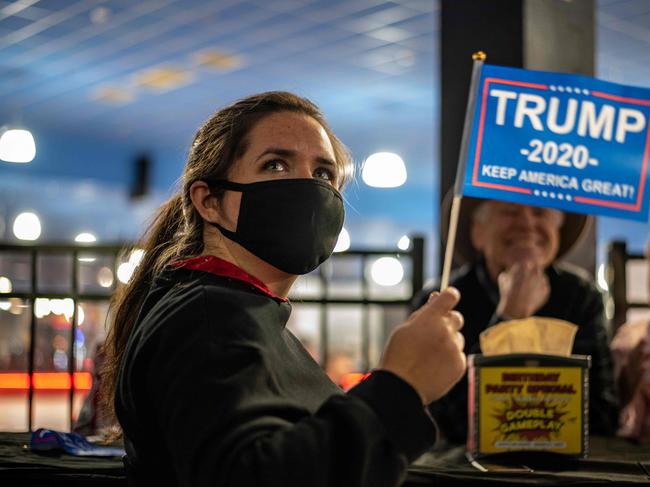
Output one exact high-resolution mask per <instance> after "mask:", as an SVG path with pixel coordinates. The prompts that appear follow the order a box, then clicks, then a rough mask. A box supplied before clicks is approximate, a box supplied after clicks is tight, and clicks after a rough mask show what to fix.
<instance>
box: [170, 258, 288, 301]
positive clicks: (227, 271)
mask: <svg viewBox="0 0 650 487" xmlns="http://www.w3.org/2000/svg"><path fill="white" fill-rule="evenodd" d="M172 266H173V267H182V268H183V269H190V270H193V271H203V272H209V273H210V274H214V275H215V276H222V277H229V278H230V279H236V280H238V281H242V282H245V283H246V284H249V285H250V286H252V287H254V288H255V289H257V290H258V291H260V292H261V293H262V294H264V295H266V296H268V297H269V298H273V299H275V300H278V301H282V302H287V301H289V300H288V299H287V298H282V297H280V296H276V295H275V294H273V293H272V292H271V290H270V289H269V288H268V287H267V286H266V284H264V283H263V282H262V281H260V280H259V279H258V278H256V277H253V276H251V275H250V274H249V273H248V272H245V271H243V270H242V269H240V268H239V267H237V266H236V265H235V264H232V263H230V262H228V261H227V260H223V259H220V258H219V257H215V256H214V255H199V256H198V257H193V258H191V259H186V260H181V261H178V262H174V263H173V264H172Z"/></svg>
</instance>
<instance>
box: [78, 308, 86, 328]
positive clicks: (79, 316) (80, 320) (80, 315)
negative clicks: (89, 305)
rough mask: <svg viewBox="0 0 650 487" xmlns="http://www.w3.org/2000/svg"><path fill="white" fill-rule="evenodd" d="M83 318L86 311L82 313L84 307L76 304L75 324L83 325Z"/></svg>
mask: <svg viewBox="0 0 650 487" xmlns="http://www.w3.org/2000/svg"><path fill="white" fill-rule="evenodd" d="M85 319H86V313H84V309H83V308H82V307H81V305H78V306H77V326H81V325H83V323H84V320H85Z"/></svg>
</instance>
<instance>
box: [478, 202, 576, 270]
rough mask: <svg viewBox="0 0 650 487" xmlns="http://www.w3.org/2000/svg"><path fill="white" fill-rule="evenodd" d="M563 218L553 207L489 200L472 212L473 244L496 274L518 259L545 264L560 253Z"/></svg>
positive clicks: (537, 264)
mask: <svg viewBox="0 0 650 487" xmlns="http://www.w3.org/2000/svg"><path fill="white" fill-rule="evenodd" d="M562 221H563V215H562V213H561V212H560V211H557V210H553V209H550V208H539V207H536V206H527V205H519V204H515V203H506V202H501V201H486V202H485V203H483V204H481V205H480V206H479V207H478V208H477V209H476V210H475V212H474V215H473V223H472V229H471V238H472V244H473V245H474V247H475V248H476V250H478V251H479V252H481V253H482V254H483V255H484V256H485V261H486V264H487V267H488V269H489V271H490V274H491V275H492V277H493V278H494V276H495V275H498V274H499V273H501V272H502V271H504V270H507V269H509V268H510V267H511V266H512V265H513V264H515V263H524V262H528V263H531V264H533V265H535V266H537V267H542V268H545V267H547V266H548V265H549V264H550V263H551V262H553V260H554V259H555V257H556V255H557V252H558V249H559V245H560V226H561V225H562Z"/></svg>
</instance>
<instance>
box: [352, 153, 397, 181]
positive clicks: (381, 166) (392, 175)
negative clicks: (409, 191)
mask: <svg viewBox="0 0 650 487" xmlns="http://www.w3.org/2000/svg"><path fill="white" fill-rule="evenodd" d="M361 177H362V178H363V180H364V182H365V183H366V184H367V185H368V186H372V187H375V188H396V187H398V186H401V185H402V184H404V183H405V182H406V166H405V165H404V161H403V160H402V158H401V157H400V156H398V155H397V154H393V153H392V152H376V153H374V154H372V155H370V156H368V158H367V159H366V161H365V162H364V163H363V169H362V170H361Z"/></svg>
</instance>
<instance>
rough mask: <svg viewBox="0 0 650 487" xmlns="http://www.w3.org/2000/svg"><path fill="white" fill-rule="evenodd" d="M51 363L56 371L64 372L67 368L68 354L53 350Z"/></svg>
mask: <svg viewBox="0 0 650 487" xmlns="http://www.w3.org/2000/svg"><path fill="white" fill-rule="evenodd" d="M52 363H53V364H54V368H55V369H56V370H66V369H67V368H68V354H67V353H65V352H64V351H63V350H59V349H57V350H55V351H54V355H53V356H52ZM68 377H69V376H68ZM68 389H69V387H68Z"/></svg>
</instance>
